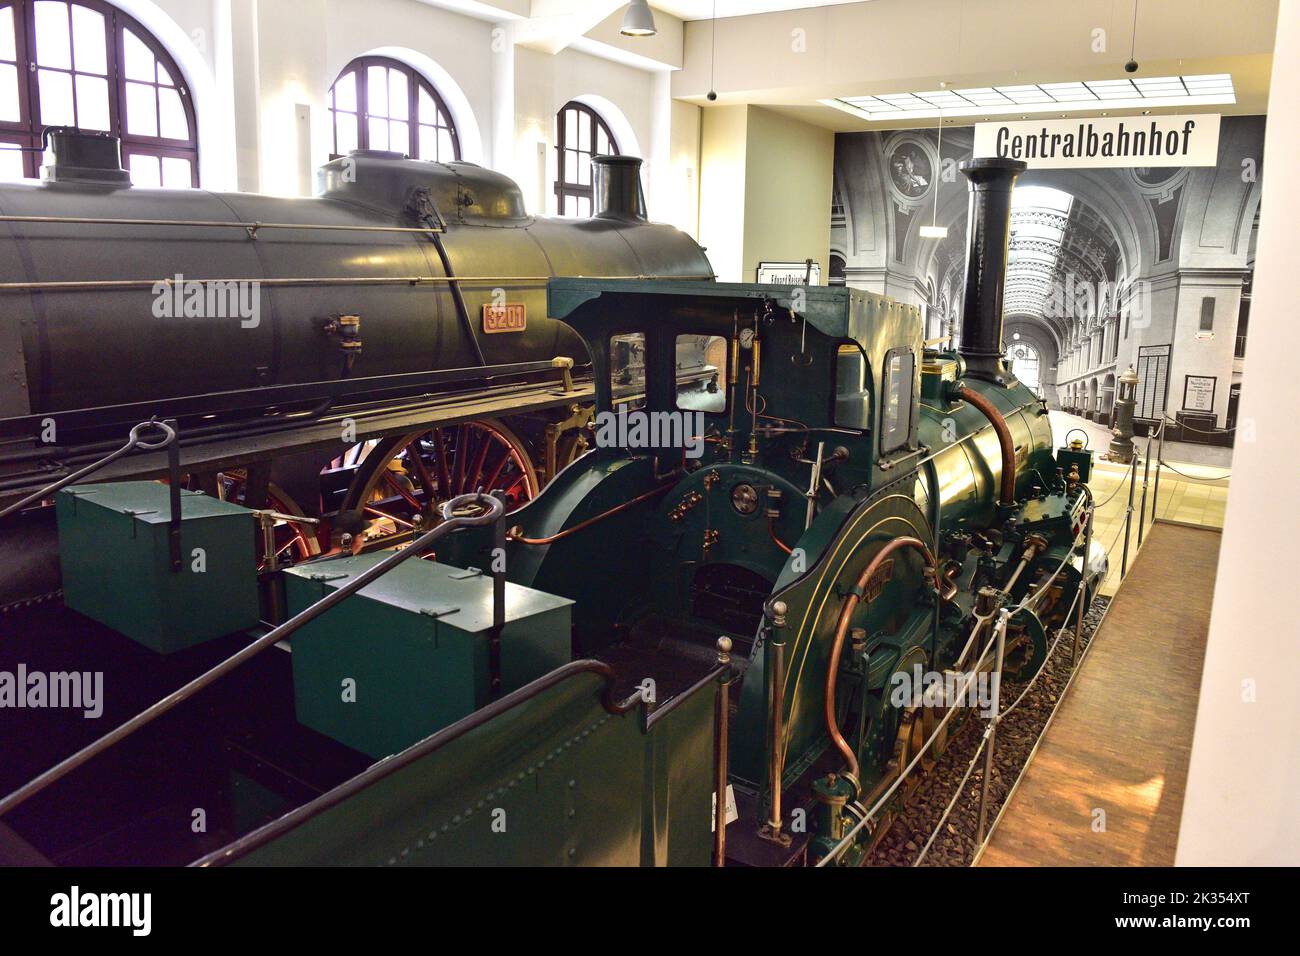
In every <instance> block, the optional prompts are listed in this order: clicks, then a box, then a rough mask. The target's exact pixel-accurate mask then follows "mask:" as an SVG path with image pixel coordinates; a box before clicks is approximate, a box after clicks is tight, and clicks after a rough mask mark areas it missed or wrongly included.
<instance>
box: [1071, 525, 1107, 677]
mask: <svg viewBox="0 0 1300 956" xmlns="http://www.w3.org/2000/svg"><path fill="white" fill-rule="evenodd" d="M1089 505H1090V507H1089V508H1088V521H1087V523H1086V524H1085V525H1084V530H1083V568H1082V569H1081V570H1080V572H1079V611H1078V614H1077V616H1076V617H1075V619H1074V651H1073V652H1072V653H1071V655H1070V664H1071V666H1072V667H1078V666H1079V646H1080V644H1081V643H1082V642H1083V612H1084V605H1085V604H1086V603H1087V601H1086V598H1087V595H1088V562H1089V561H1090V560H1091V559H1092V516H1093V515H1094V514H1095V513H1096V510H1097V509H1096V507H1095V506H1092V502H1091V501H1090V502H1089ZM1107 570H1109V569H1107ZM1101 583H1102V582H1098V589H1099V590H1100V586H1101Z"/></svg>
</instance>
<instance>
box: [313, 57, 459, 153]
mask: <svg viewBox="0 0 1300 956" xmlns="http://www.w3.org/2000/svg"><path fill="white" fill-rule="evenodd" d="M329 105H330V118H331V119H332V120H333V124H334V155H335V156H336V157H337V156H346V155H347V154H348V153H350V152H351V151H352V150H354V149H385V150H392V151H393V152H395V153H405V154H406V155H407V156H409V157H411V158H412V159H427V160H430V161H432V162H440V163H450V162H454V161H456V160H458V159H460V141H459V139H458V138H457V136H456V124H455V123H454V122H453V121H452V118H451V111H450V110H448V109H447V104H446V103H444V102H443V101H442V97H441V96H439V95H438V91H437V90H435V89H434V88H433V84H432V83H430V82H429V81H428V80H426V79H425V78H424V76H423V75H422V74H420V73H418V72H416V71H415V70H414V69H412V68H411V67H409V66H407V65H406V64H405V63H400V62H398V61H397V60H393V59H389V58H388V57H382V56H363V57H359V58H358V59H355V60H353V61H352V62H351V63H349V64H348V65H347V66H346V67H344V69H343V72H342V73H340V74H339V77H338V79H337V80H335V81H334V85H333V86H331V87H330V97H329Z"/></svg>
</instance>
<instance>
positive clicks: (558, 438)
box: [0, 130, 712, 606]
mask: <svg viewBox="0 0 1300 956" xmlns="http://www.w3.org/2000/svg"><path fill="white" fill-rule="evenodd" d="M50 141H51V146H52V150H53V156H54V160H53V163H52V164H51V165H50V166H48V167H47V168H46V169H45V170H44V174H43V181H42V182H40V183H22V184H16V183H11V184H4V185H0V221H3V223H4V224H5V233H4V235H3V238H0V507H2V506H4V505H5V504H6V503H8V502H14V501H17V500H20V499H21V498H22V497H23V496H24V495H26V494H29V493H30V492H32V491H33V490H36V489H39V488H41V487H44V486H46V485H48V484H49V483H50V482H52V481H54V480H56V479H58V478H60V477H62V476H65V475H67V474H70V473H72V472H74V471H75V470H76V469H78V468H79V467H81V466H83V465H85V464H86V463H87V462H90V461H93V460H95V459H98V458H100V457H102V456H103V455H104V454H105V453H106V452H107V451H110V450H112V449H113V448H116V447H118V446H120V445H121V444H122V443H123V441H124V440H125V438H126V435H127V433H128V431H129V430H130V429H131V427H132V426H134V425H136V424H137V423H139V422H142V421H147V420H150V419H153V418H157V419H159V420H166V419H172V420H175V421H176V422H177V423H178V428H179V433H180V435H181V438H180V444H181V449H182V450H181V461H180V465H181V468H182V469H183V480H184V481H185V483H186V484H187V486H188V487H190V488H193V489H196V490H202V491H205V492H207V493H208V494H211V495H213V496H216V497H220V498H223V499H226V500H229V501H234V502H238V503H240V504H243V505H245V506H247V507H251V508H259V509H270V510H273V511H275V512H276V513H278V514H280V515H282V516H284V517H282V518H281V519H278V521H277V524H276V527H275V530H274V533H273V535H271V536H268V537H267V538H266V540H265V541H263V540H262V539H261V538H259V548H260V553H261V560H262V562H263V563H264V564H268V563H269V564H270V565H272V566H283V565H285V564H289V563H292V562H293V561H295V560H302V559H305V558H308V557H312V556H316V555H319V554H321V553H323V552H328V551H329V550H330V549H331V548H338V547H339V546H340V541H341V539H342V546H345V547H350V548H353V549H369V548H371V547H380V546H391V545H392V544H394V543H397V542H399V541H401V540H402V538H403V536H405V535H409V532H410V530H411V521H410V519H411V517H412V515H413V514H420V515H424V516H426V517H428V516H432V515H433V514H434V513H435V508H436V506H437V503H438V502H439V501H442V500H446V499H448V498H450V497H453V496H455V495H457V494H459V493H461V492H462V491H465V490H472V489H475V488H478V487H481V486H483V487H486V486H491V487H494V488H495V487H500V488H503V489H505V490H507V492H508V493H509V495H510V497H511V498H512V501H513V503H514V504H516V505H517V504H522V503H523V502H525V501H527V500H529V499H531V498H532V497H533V496H534V495H535V494H536V493H537V491H538V489H539V488H540V487H541V486H542V485H543V484H545V482H546V481H547V480H549V479H550V478H551V477H552V476H553V475H554V474H555V473H556V472H557V471H558V470H559V469H560V468H562V467H563V466H564V465H565V464H566V463H567V462H568V461H570V460H571V459H572V458H574V457H576V455H577V454H579V453H581V452H582V451H583V450H585V448H586V444H587V437H586V435H587V433H586V431H585V430H584V427H583V426H584V425H585V424H586V422H587V421H588V420H589V416H590V409H591V395H592V388H591V385H590V373H589V369H590V360H589V358H588V356H587V354H586V350H585V348H584V347H583V344H582V342H581V340H580V339H579V338H578V337H577V336H576V335H575V334H574V333H573V332H572V330H570V329H569V328H567V327H566V326H565V325H563V324H562V323H559V322H555V321H552V320H550V319H549V318H548V317H547V310H546V283H547V280H548V279H550V278H552V277H554V276H590V277H604V278H636V277H672V278H684V279H701V280H707V279H711V278H712V269H711V268H710V266H709V262H708V260H707V258H706V257H705V255H704V252H703V250H702V249H701V248H700V247H699V246H698V245H697V244H696V243H695V242H694V241H693V240H692V239H691V238H690V237H689V236H686V235H685V234H683V233H681V232H679V231H678V230H676V229H674V228H672V227H670V226H666V225H658V224H653V223H650V222H648V221H647V220H646V212H645V204H644V199H643V196H642V193H641V188H640V182H639V166H640V160H638V159H635V158H631V157H612V156H602V157H598V158H597V159H596V160H595V162H594V167H595V168H594V174H595V178H594V181H595V190H596V202H595V205H594V208H595V210H596V212H595V215H594V216H593V217H592V218H591V219H587V220H573V219H547V218H541V217H535V216H530V215H528V213H527V212H526V210H525V208H524V202H523V197H522V195H521V193H520V190H519V188H518V187H517V186H516V185H515V183H513V182H511V181H510V180H509V179H507V178H506V177H505V176H502V175H500V174H498V173H495V172H492V171H491V170H488V169H483V168H481V167H478V166H475V165H473V164H470V163H430V162H420V161H413V160H408V159H406V158H404V157H403V156H402V155H401V154H398V153H389V152H379V151H373V150H366V151H358V152H355V153H353V154H351V155H349V156H347V157H344V158H340V159H336V160H334V161H332V162H330V163H329V164H328V165H326V166H325V167H323V168H322V169H321V170H320V171H319V173H318V194H317V197H316V198H313V199H287V198H283V199H282V198H274V197H269V196H258V195H243V194H218V193H211V192H206V191H202V190H184V191H169V190H156V189H138V188H134V187H132V186H131V184H130V181H129V178H128V175H127V173H126V172H125V171H123V169H122V168H121V163H120V150H119V145H118V143H117V141H116V140H115V139H113V138H110V137H107V136H101V135H92V134H85V133H80V132H77V131H73V130H55V131H52V134H51V136H50ZM702 364H703V356H697V357H696V359H694V360H692V361H689V362H687V363H686V366H687V367H688V371H689V368H690V367H693V366H695V365H701V366H702ZM700 371H701V374H704V371H703V369H701V370H700ZM165 469H166V456H165V455H164V454H163V453H161V452H158V453H154V454H133V455H128V456H125V457H123V458H122V459H120V460H119V461H117V462H115V463H114V464H113V465H112V466H110V467H109V468H108V469H106V470H105V471H103V472H101V473H100V474H99V478H100V479H101V480H117V479H126V478H135V477H165V475H166V471H165ZM48 510H49V509H40V508H37V509H29V510H28V511H27V512H26V513H25V514H24V515H23V516H22V517H21V518H19V519H17V521H16V523H14V522H11V523H8V525H7V527H6V531H5V533H6V536H7V541H8V543H7V544H5V546H4V547H3V548H0V581H3V582H4V583H3V584H0V606H3V605H5V604H7V603H12V602H14V601H18V600H27V599H30V598H31V597H33V596H39V595H41V594H44V593H48V592H50V591H51V590H52V589H54V588H56V587H57V566H56V563H55V562H54V560H53V553H54V549H53V540H52V522H51V520H50V516H49V514H47V513H42V512H43V511H44V512H48ZM296 516H301V517H302V518H304V519H315V520H304V521H300V522H294V521H292V520H288V519H290V518H292V517H296Z"/></svg>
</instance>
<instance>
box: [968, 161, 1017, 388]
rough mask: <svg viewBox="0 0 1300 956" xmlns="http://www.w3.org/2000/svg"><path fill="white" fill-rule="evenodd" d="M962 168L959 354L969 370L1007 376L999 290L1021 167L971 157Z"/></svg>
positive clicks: (981, 375)
mask: <svg viewBox="0 0 1300 956" xmlns="http://www.w3.org/2000/svg"><path fill="white" fill-rule="evenodd" d="M961 171H962V172H963V173H964V174H965V176H966V178H967V179H968V180H970V187H969V188H970V207H969V213H968V228H967V233H966V237H967V241H966V291H965V297H964V298H963V300H962V319H961V349H960V351H961V356H962V358H963V359H965V360H966V369H967V372H968V374H970V375H971V376H973V377H975V378H984V379H988V380H990V381H1000V380H1006V379H1007V378H1008V372H1007V370H1006V367H1005V366H1004V365H1003V362H1002V356H1003V353H1004V349H1003V348H1002V293H1003V290H1004V288H1005V286H1006V279H1007V244H1008V242H1009V240H1010V238H1011V236H1010V233H1011V189H1012V187H1013V186H1015V183H1016V177H1017V176H1019V175H1020V174H1021V173H1022V172H1024V171H1025V164H1024V163H1022V162H1020V161H1019V160H1017V159H1000V158H993V157H990V158H986V159H972V160H970V161H969V162H965V163H962V165H961Z"/></svg>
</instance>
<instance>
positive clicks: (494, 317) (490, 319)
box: [483, 302, 528, 333]
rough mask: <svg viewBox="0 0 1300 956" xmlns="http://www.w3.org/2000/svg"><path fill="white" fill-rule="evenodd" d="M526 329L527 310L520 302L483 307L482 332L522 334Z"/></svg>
mask: <svg viewBox="0 0 1300 956" xmlns="http://www.w3.org/2000/svg"><path fill="white" fill-rule="evenodd" d="M526 328H528V308H527V307H526V306H525V305H524V304H523V303H522V302H508V303H506V304H505V305H485V306H483V331H484V332H488V333H491V332H522V331H523V330H524V329H526Z"/></svg>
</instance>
